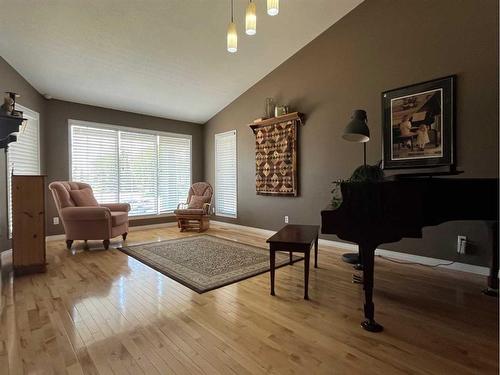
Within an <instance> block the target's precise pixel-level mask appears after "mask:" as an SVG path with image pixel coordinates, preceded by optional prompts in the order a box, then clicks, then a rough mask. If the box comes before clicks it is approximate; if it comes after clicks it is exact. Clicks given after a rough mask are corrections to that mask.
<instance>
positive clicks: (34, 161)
mask: <svg viewBox="0 0 500 375" xmlns="http://www.w3.org/2000/svg"><path fill="white" fill-rule="evenodd" d="M16 109H17V110H19V111H23V117H24V118H25V119H27V120H28V121H27V122H26V124H25V125H23V126H21V128H20V130H19V132H18V133H17V141H16V142H12V143H10V144H9V148H8V150H7V166H8V167H7V172H8V173H7V193H8V215H9V216H8V221H9V237H11V235H12V190H11V189H12V186H11V185H12V179H11V174H12V173H13V174H16V175H38V174H40V141H39V120H38V119H39V115H38V113H37V112H34V111H32V110H30V109H28V108H25V107H23V106H20V105H18V104H16Z"/></svg>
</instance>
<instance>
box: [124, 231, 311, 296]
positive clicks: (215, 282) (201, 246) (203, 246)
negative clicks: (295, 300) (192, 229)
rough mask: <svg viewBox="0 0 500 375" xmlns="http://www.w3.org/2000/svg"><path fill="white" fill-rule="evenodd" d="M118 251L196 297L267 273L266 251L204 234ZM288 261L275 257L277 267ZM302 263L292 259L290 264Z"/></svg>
mask: <svg viewBox="0 0 500 375" xmlns="http://www.w3.org/2000/svg"><path fill="white" fill-rule="evenodd" d="M119 250H121V251H123V252H124V253H126V254H128V255H130V256H132V257H134V258H135V259H137V260H139V261H140V262H142V263H144V264H146V265H148V266H150V267H151V268H154V269H155V270H157V271H159V272H161V273H162V274H164V275H165V276H168V277H170V278H172V279H174V280H176V281H178V282H180V283H181V284H183V285H185V286H187V287H188V288H190V289H192V290H194V291H195V292H198V293H204V292H208V291H209V290H213V289H216V288H220V287H221V286H224V285H228V284H232V283H235V282H237V281H241V280H244V279H247V278H249V277H252V276H255V275H259V274H262V273H264V272H267V271H269V250H268V249H263V248H260V247H256V246H251V245H246V244H243V243H239V242H235V241H231V240H226V239H223V238H219V237H214V236H210V235H206V234H205V235H200V236H193V237H186V238H180V239H175V240H167V241H160V242H153V243H146V244H140V245H134V246H124V247H122V248H119ZM289 259H290V258H289V255H288V253H276V267H281V266H285V265H287V264H289ZM301 259H303V258H302V257H298V256H294V257H293V262H296V261H298V260H301Z"/></svg>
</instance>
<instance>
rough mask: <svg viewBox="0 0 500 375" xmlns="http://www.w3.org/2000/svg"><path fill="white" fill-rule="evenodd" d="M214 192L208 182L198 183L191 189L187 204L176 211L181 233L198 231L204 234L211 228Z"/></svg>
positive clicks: (180, 205)
mask: <svg viewBox="0 0 500 375" xmlns="http://www.w3.org/2000/svg"><path fill="white" fill-rule="evenodd" d="M213 195H214V190H213V189H212V186H211V185H210V184H209V183H208V182H196V183H194V184H193V185H191V187H190V188H189V194H188V198H187V202H186V203H180V204H179V205H178V206H177V210H175V211H174V214H175V216H176V217H177V225H178V227H179V228H180V230H181V232H184V231H186V230H191V229H194V230H198V232H204V231H206V230H207V229H208V228H209V227H210V214H211V207H212V197H213Z"/></svg>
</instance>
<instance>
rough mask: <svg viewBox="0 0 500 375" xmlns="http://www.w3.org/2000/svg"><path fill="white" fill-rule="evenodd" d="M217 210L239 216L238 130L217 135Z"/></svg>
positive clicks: (224, 214) (220, 213) (225, 214)
mask: <svg viewBox="0 0 500 375" xmlns="http://www.w3.org/2000/svg"><path fill="white" fill-rule="evenodd" d="M215 212H216V214H217V215H220V216H229V217H236V216H237V164H236V130H231V131H229V132H226V133H219V134H216V135H215Z"/></svg>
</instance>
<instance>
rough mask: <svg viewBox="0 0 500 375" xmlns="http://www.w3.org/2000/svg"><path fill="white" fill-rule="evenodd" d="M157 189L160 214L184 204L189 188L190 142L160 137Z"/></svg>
mask: <svg viewBox="0 0 500 375" xmlns="http://www.w3.org/2000/svg"><path fill="white" fill-rule="evenodd" d="M158 146H159V153H158V154H159V158H158V160H159V167H158V180H159V181H158V188H159V210H160V213H164V212H172V211H173V210H175V209H176V208H177V205H178V204H179V203H185V202H186V199H187V193H188V191H189V187H190V186H191V140H190V139H187V138H174V137H164V136H160V137H159V141H158Z"/></svg>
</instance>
